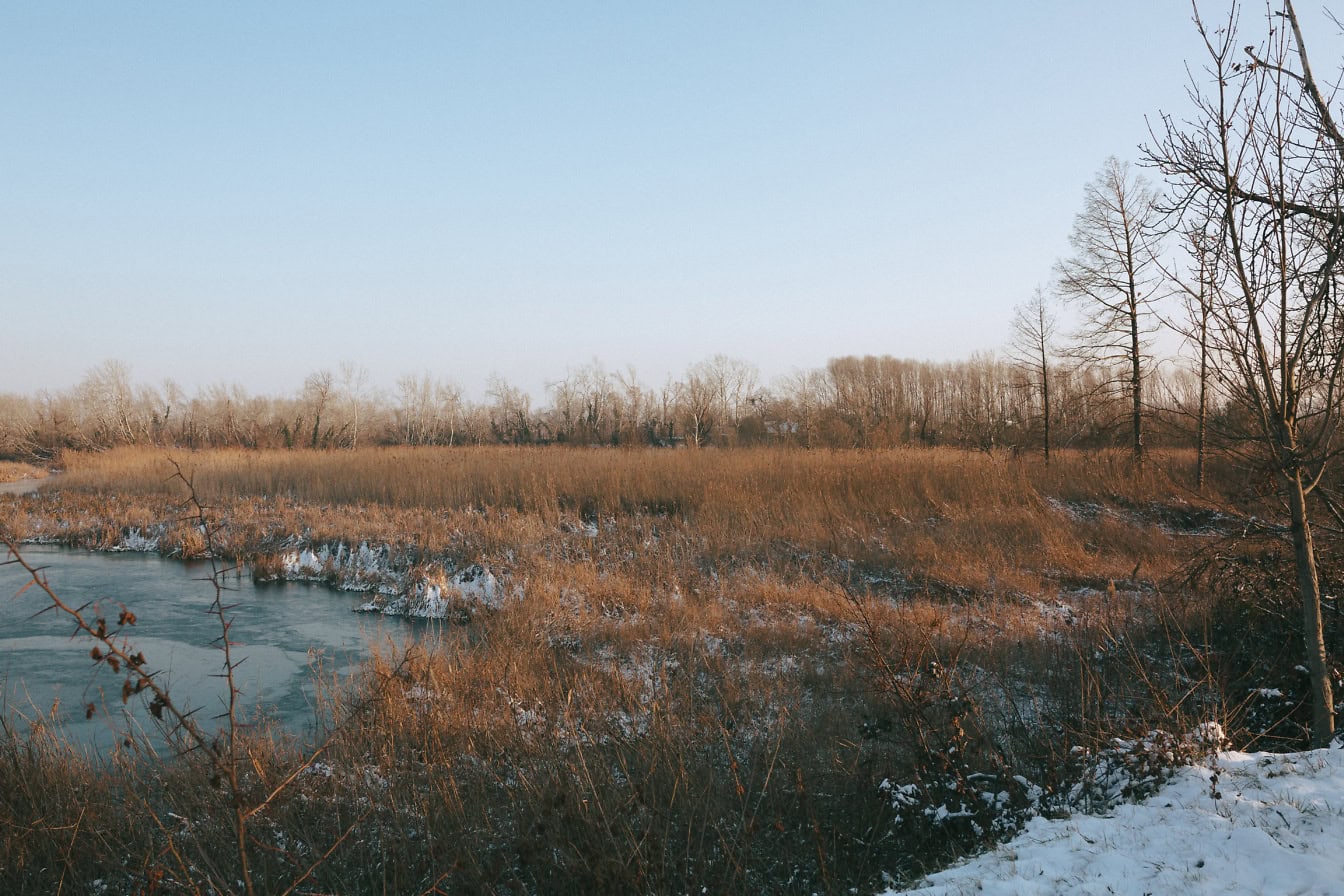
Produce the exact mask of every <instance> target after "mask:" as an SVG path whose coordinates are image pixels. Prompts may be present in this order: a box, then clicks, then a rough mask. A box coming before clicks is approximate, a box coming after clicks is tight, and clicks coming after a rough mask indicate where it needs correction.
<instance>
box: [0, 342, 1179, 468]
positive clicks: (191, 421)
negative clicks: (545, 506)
mask: <svg viewBox="0 0 1344 896" xmlns="http://www.w3.org/2000/svg"><path fill="white" fill-rule="evenodd" d="M1046 373H1047V376H1046V378H1045V380H1044V385H1045V390H1044V391H1043V390H1042V388H1041V386H1042V380H1041V379H1040V378H1039V376H1037V375H1036V374H1033V373H1032V371H1031V370H1030V369H1029V368H1028V367H1027V366H1026V365H1024V364H1023V363H1021V362H1020V361H1018V360H1015V359H1014V358H1012V357H1010V356H1008V355H994V354H980V355H975V356H972V357H971V358H969V359H966V360H962V361H952V362H929V361H916V360H908V359H901V358H894V357H890V356H881V357H876V356H865V357H842V358H834V359H832V360H831V361H829V362H828V363H827V364H826V366H825V367H822V368H819V369H812V370H803V371H797V372H795V373H793V374H791V375H789V376H786V377H781V378H779V379H776V380H774V381H773V382H770V383H768V384H766V383H764V382H763V381H762V378H761V376H760V373H759V371H758V369H757V368H756V367H755V366H754V365H752V364H750V363H748V362H746V361H742V360H738V359H734V358H729V357H726V356H723V355H717V356H715V357H712V358H709V359H707V360H705V361H702V362H700V363H697V364H694V365H692V366H691V367H690V368H688V369H687V371H686V372H685V374H684V375H683V376H681V377H680V378H676V379H669V380H667V381H666V382H665V383H663V384H662V385H660V386H649V385H647V384H645V383H643V382H641V381H640V380H639V379H638V377H637V376H636V375H635V373H634V372H633V371H629V370H627V371H617V372H612V371H608V370H606V369H605V368H604V367H603V366H602V365H601V364H599V363H596V362H594V363H590V364H587V365H584V366H581V367H578V368H574V369H571V370H569V371H568V372H567V373H566V374H565V376H564V377H563V378H561V379H558V380H555V381H554V382H551V383H549V384H548V386H547V399H548V401H547V402H546V403H545V404H538V405H534V403H533V399H532V396H531V395H529V394H528V393H527V392H526V391H524V390H522V389H520V388H518V387H516V386H513V385H511V384H510V383H509V382H508V381H507V380H506V379H504V378H503V377H500V376H494V377H491V378H490V380H489V381H488V383H487V388H486V392H485V398H484V400H483V401H472V400H470V399H469V398H467V397H466V395H465V393H464V390H463V389H462V388H461V387H460V386H459V385H457V384H455V383H453V382H451V381H449V380H446V379H442V378H438V377H435V376H433V375H432V374H429V373H421V374H413V375H407V376H403V377H401V378H400V379H399V380H398V381H397V384H396V387H395V389H394V390H392V391H390V392H389V391H386V390H378V389H375V388H372V387H371V386H370V385H369V376H368V374H367V372H365V371H364V370H363V369H362V368H360V367H359V366H358V365H355V364H348V363H347V364H343V365H341V366H340V367H339V368H338V369H337V370H335V371H330V370H319V371H316V372H314V373H313V374H311V375H309V376H308V377H307V378H306V379H305V380H304V382H303V383H302V384H301V385H300V386H299V387H298V388H297V389H295V390H293V391H292V392H290V393H288V394H283V395H257V394H252V393H249V392H248V391H247V390H245V389H243V388H242V387H241V386H237V385H213V386H209V387H206V388H203V389H200V390H197V391H196V392H195V393H194V394H188V393H187V392H186V391H185V390H183V389H182V388H181V387H180V386H178V385H177V384H176V383H174V382H172V381H167V382H163V383H160V384H147V383H137V382H135V381H134V380H133V378H132V375H131V369H130V367H129V366H128V365H126V364H125V363H123V362H120V361H105V362H103V363H101V364H99V365H97V366H96V367H94V368H92V369H91V370H89V371H88V372H87V373H86V374H85V375H84V377H83V378H82V379H81V380H80V382H79V383H78V384H77V385H75V386H74V387H73V388H70V389H68V390H63V391H40V392H38V393H36V394H33V395H16V394H0V456H3V457H7V458H10V459H28V460H40V461H49V460H51V459H52V458H54V457H56V456H57V455H58V454H59V453H60V452H61V451H64V450H103V449H107V448H112V447H116V446H122V445H146V446H161V447H179V448H207V447H241V448H290V449H302V448H309V449H314V448H315V449H348V448H358V447H361V446H368V445H481V444H507V445H527V444H556V445H575V446H587V445H628V446H640V445H643V446H664V447H668V446H676V447H680V446H685V447H691V448H697V447H710V446H714V447H732V446H739V445H782V446H797V447H802V448H855V447H857V448H885V447H895V446H904V445H927V446H933V445H951V446H958V447H965V448H979V449H991V448H1004V449H1009V450H1017V451H1026V450H1037V449H1038V448H1039V446H1041V445H1042V444H1043V436H1044V435H1045V434H1046V433H1049V434H1051V437H1052V438H1053V440H1054V441H1056V442H1057V443H1059V444H1067V445H1072V446H1077V447H1086V448H1096V447H1103V446H1108V445H1112V444H1116V443H1117V442H1122V441H1123V440H1124V438H1125V436H1124V428H1123V425H1122V424H1124V423H1125V422H1126V420H1127V419H1128V418H1127V416H1126V414H1127V408H1128V406H1129V404H1128V396H1127V395H1126V393H1125V392H1124V390H1123V389H1121V388H1119V387H1118V386H1117V383H1118V382H1119V380H1118V378H1117V376H1116V373H1115V371H1114V370H1112V369H1109V368H1107V367H1106V366H1104V365H1099V364H1070V365H1065V364H1058V365H1049V366H1047V368H1046ZM1189 380H1190V375H1189V374H1188V373H1187V372H1186V371H1185V370H1184V369H1183V368H1180V367H1176V366H1171V367H1170V368H1169V369H1168V370H1167V371H1166V372H1165V374H1164V375H1163V376H1162V377H1161V383H1162V389H1161V390H1158V394H1157V396H1156V400H1154V401H1151V402H1149V403H1148V404H1147V405H1146V406H1145V408H1144V415H1145V419H1148V420H1151V421H1153V424H1152V425H1155V426H1156V427H1157V429H1158V431H1159V433H1160V435H1159V436H1158V437H1157V438H1159V440H1161V441H1164V442H1166V443H1168V444H1185V443H1187V442H1188V441H1189V435H1188V433H1187V432H1186V429H1185V428H1184V427H1183V426H1182V424H1181V420H1182V409H1183V396H1184V395H1185V394H1186V393H1188V392H1189V391H1190V384H1189ZM1047 393H1048V394H1047ZM1047 406H1048V408H1049V414H1047V413H1046V408H1047Z"/></svg>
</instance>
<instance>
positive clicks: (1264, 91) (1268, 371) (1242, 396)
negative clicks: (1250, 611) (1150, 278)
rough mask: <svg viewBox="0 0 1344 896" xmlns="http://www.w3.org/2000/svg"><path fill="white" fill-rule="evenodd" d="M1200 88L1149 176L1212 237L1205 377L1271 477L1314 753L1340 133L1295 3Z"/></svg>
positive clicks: (1342, 167) (1340, 316) (1341, 313)
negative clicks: (1297, 605) (1318, 501)
mask: <svg viewBox="0 0 1344 896" xmlns="http://www.w3.org/2000/svg"><path fill="white" fill-rule="evenodd" d="M1195 23H1196V26H1197V28H1198V30H1199V34H1200V36H1201V37H1202V38H1203V41H1204V46H1205V50H1206V53H1207V58H1206V68H1205V73H1206V75H1207V82H1206V84H1207V86H1202V85H1200V84H1193V85H1192V87H1191V90H1190V93H1191V97H1192V99H1193V101H1194V104H1195V109H1196V114H1195V115H1194V116H1193V117H1192V118H1190V119H1189V120H1187V121H1180V122H1178V121H1176V120H1175V119H1172V118H1170V117H1167V116H1164V117H1163V118H1162V119H1161V122H1160V126H1159V130H1158V132H1157V133H1156V134H1155V136H1154V145H1153V146H1152V147H1151V148H1150V149H1149V150H1148V155H1149V158H1150V160H1151V162H1152V163H1153V164H1155V165H1156V166H1158V168H1159V169H1160V170H1161V171H1162V172H1163V174H1164V175H1165V176H1166V178H1167V180H1168V182H1169V184H1170V185H1171V187H1172V189H1173V192H1174V195H1175V199H1176V210H1177V211H1179V212H1180V213H1181V214H1183V215H1184V216H1185V218H1186V219H1187V221H1188V222H1189V223H1190V224H1192V225H1194V226H1199V227H1203V228H1204V230H1205V232H1206V233H1212V234H1213V235H1214V237H1215V239H1216V243H1215V244H1214V245H1213V247H1212V248H1214V249H1215V250H1216V251H1217V253H1218V269H1219V271H1220V272H1221V275H1220V276H1219V277H1218V278H1217V279H1216V282H1214V283H1212V284H1211V287H1210V289H1211V302H1210V313H1209V331H1210V332H1209V346H1210V352H1211V353H1212V355H1213V357H1214V359H1215V362H1216V363H1214V364H1213V369H1214V370H1215V371H1217V375H1218V376H1219V377H1220V378H1221V383H1222V385H1223V387H1224V388H1225V389H1226V391H1227V392H1228V394H1229V395H1230V396H1231V397H1232V399H1234V400H1235V401H1237V402H1238V403H1239V404H1240V405H1241V407H1242V408H1243V409H1244V410H1245V411H1246V412H1247V414H1246V416H1247V417H1248V418H1249V420H1250V421H1251V423H1250V429H1249V430H1248V431H1247V432H1246V433H1245V436H1246V441H1247V444H1248V445H1249V447H1250V448H1251V449H1253V450H1254V451H1255V452H1256V454H1257V455H1258V457H1259V458H1260V460H1261V461H1262V462H1264V463H1265V464H1266V465H1267V466H1268V467H1269V469H1271V470H1273V471H1274V473H1275V478H1276V480H1277V482H1278V484H1279V488H1280V493H1281V495H1282V497H1283V499H1284V502H1285V503H1286V505H1287V510H1288V516H1289V520H1290V525H1289V535H1290V538H1291V542H1292V546H1293V556H1294V567H1295V571H1296V580H1297V590H1298V593H1299V596H1300V598H1301V600H1302V612H1303V639H1304V643H1305V648H1306V654H1307V669H1308V672H1309V674H1310V678H1311V686H1312V731H1311V739H1312V743H1313V745H1315V746H1325V745H1327V744H1328V743H1329V742H1330V741H1331V739H1332V737H1333V735H1334V730H1335V720H1334V701H1333V690H1332V685H1331V676H1330V669H1329V665H1328V661H1327V655H1326V648H1325V638H1324V629H1323V625H1322V619H1321V595H1320V582H1319V579H1318V576H1317V569H1316V552H1315V546H1314V542H1313V538H1312V527H1311V524H1310V520H1309V513H1308V504H1307V497H1308V495H1310V494H1311V493H1312V492H1313V490H1315V489H1316V488H1317V487H1318V486H1319V485H1320V483H1321V478H1322V476H1323V474H1324V472H1325V469H1326V466H1327V464H1328V463H1329V461H1330V460H1331V459H1332V458H1333V456H1334V455H1335V453H1336V450H1337V448H1336V445H1335V439H1336V436H1337V434H1338V429H1339V423H1340V419H1339V415H1340V396H1339V386H1340V377H1341V365H1342V364H1344V307H1342V306H1341V304H1340V301H1339V300H1340V296H1339V280H1340V275H1341V269H1340V268H1341V257H1344V203H1342V200H1344V176H1342V175H1344V132H1342V131H1341V130H1340V128H1339V126H1338V125H1337V124H1336V120H1335V117H1334V112H1333V110H1332V109H1331V107H1330V103H1329V101H1327V99H1326V98H1325V94H1324V93H1323V92H1322V90H1321V87H1320V85H1319V84H1318V82H1317V81H1316V79H1315V76H1314V75H1313V73H1312V70H1311V66H1310V64H1309V62H1308V57H1307V50H1306V44H1305V42H1304V40H1303V37H1302V31H1301V29H1300V27H1299V24H1298V19H1297V14H1296V12H1295V11H1294V9H1293V4H1292V2H1291V0H1284V2H1283V5H1282V7H1280V8H1271V9H1270V10H1269V11H1268V21H1267V27H1266V36H1265V37H1264V38H1263V39H1261V41H1260V42H1259V43H1258V44H1252V45H1250V46H1245V47H1244V49H1240V48H1239V47H1240V46H1241V44H1240V40H1241V39H1240V38H1239V35H1238V26H1239V10H1238V9H1237V8H1236V7H1235V6H1234V7H1233V8H1232V10H1231V12H1230V13H1229V16H1228V19H1227V20H1226V22H1220V23H1218V25H1217V26H1216V27H1212V28H1210V27H1208V26H1206V25H1205V23H1204V22H1203V20H1202V19H1201V18H1200V16H1199V12H1198V10H1197V9H1196V12H1195Z"/></svg>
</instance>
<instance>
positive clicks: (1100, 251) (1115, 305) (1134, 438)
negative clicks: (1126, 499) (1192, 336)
mask: <svg viewBox="0 0 1344 896" xmlns="http://www.w3.org/2000/svg"><path fill="white" fill-rule="evenodd" d="M1161 220H1162V212H1161V210H1160V209H1159V207H1158V196H1157V193H1156V192H1155V191H1154V190H1153V189H1152V187H1150V186H1149V184H1148V183H1147V181H1145V180H1144V179H1143V178H1142V177H1140V176H1139V175H1137V174H1135V173H1134V171H1133V170H1132V168H1131V167H1130V166H1129V165H1128V164H1126V163H1124V162H1121V161H1120V160H1119V159H1117V158H1115V157H1114V156H1112V157H1111V158H1109V159H1107V160H1106V162H1105V164H1104V165H1103V166H1102V168H1101V171H1100V172H1098V174H1097V176H1096V177H1095V178H1093V179H1092V181H1091V182H1089V183H1088V185H1087V187H1086V189H1085V190H1084V193H1083V210H1082V212H1080V213H1079V214H1078V217H1077V218H1075V219H1074V222H1073V231H1072V232H1071V233H1070V234H1069V245H1070V246H1071V247H1072V248H1073V254H1072V255H1071V256H1069V257H1068V258H1066V259H1064V260H1062V261H1060V262H1059V263H1058V264H1057V265H1056V268H1055V272H1056V275H1057V277H1058V287H1059V291H1060V294H1061V295H1062V296H1063V297H1064V298H1065V299H1068V300H1070V301H1072V302H1074V303H1075V304H1076V305H1077V306H1078V307H1079V308H1080V310H1081V311H1082V315H1083V323H1082V326H1081V327H1080V328H1079V330H1078V333H1077V334H1076V339H1075V345H1074V351H1075V352H1076V354H1077V355H1079V356H1080V357H1081V358H1082V359H1084V360H1086V361H1089V362H1100V363H1102V364H1105V365H1108V366H1109V365H1113V364H1115V365H1119V366H1120V367H1121V368H1122V369H1123V370H1124V377H1125V390H1126V392H1127V393H1128V397H1129V406H1130V407H1129V416H1130V446H1131V449H1132V451H1133V452H1134V457H1135V459H1136V460H1139V461H1142V459H1143V449H1144V445H1143V418H1144V395H1143V386H1144V378H1145V376H1146V374H1147V370H1146V368H1147V366H1148V336H1149V335H1150V334H1151V333H1152V331H1153V329H1154V328H1155V323H1156V322H1155V318H1154V317H1153V307H1152V306H1153V302H1154V300H1155V299H1156V297H1157V296H1156V293H1157V289H1158V286H1157V284H1158V277H1157V274H1158V272H1159V267H1158V264H1157V261H1158V245H1159V243H1160V225H1161Z"/></svg>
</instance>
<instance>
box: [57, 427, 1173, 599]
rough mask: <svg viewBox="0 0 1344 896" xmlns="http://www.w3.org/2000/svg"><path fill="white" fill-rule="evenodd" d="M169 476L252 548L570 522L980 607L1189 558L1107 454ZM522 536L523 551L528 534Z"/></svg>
mask: <svg viewBox="0 0 1344 896" xmlns="http://www.w3.org/2000/svg"><path fill="white" fill-rule="evenodd" d="M176 459H177V460H179V462H181V463H182V464H183V466H184V469H186V470H187V471H188V473H189V475H191V476H192V477H193V478H194V480H195V483H196V487H197V490H198V491H199V493H200V494H201V495H202V496H203V497H204V499H205V500H206V501H207V502H208V503H212V504H213V505H215V507H216V509H217V511H218V512H219V513H220V514H221V516H223V517H226V518H227V519H228V520H229V521H230V523H231V525H233V526H235V527H240V528H251V529H253V530H256V531H258V532H259V531H262V530H269V531H279V532H286V533H287V534H292V533H298V532H304V531H309V530H311V531H313V532H314V538H338V539H339V538H344V539H347V540H362V539H371V540H377V541H381V542H387V543H397V542H405V541H407V540H409V539H411V538H414V539H416V540H417V544H419V545H421V546H422V547H424V548H425V549H426V550H429V551H452V550H463V549H472V550H484V551H487V552H489V551H490V549H491V548H494V549H495V550H504V551H508V550H511V549H517V548H518V547H520V540H521V542H522V543H523V544H527V543H530V542H532V541H534V540H535V539H536V538H542V539H543V540H544V539H545V538H546V537H547V536H546V535H545V534H543V533H544V532H554V531H556V530H557V529H558V527H559V526H560V525H561V524H562V523H564V522H565V521H578V522H588V523H599V524H602V525H603V526H604V527H605V526H606V525H607V524H608V523H610V524H612V525H614V526H615V527H616V528H618V529H623V528H629V527H632V526H633V527H635V528H639V527H644V528H646V529H647V528H648V527H650V526H658V527H659V528H660V529H661V530H663V531H669V532H671V533H673V534H674V535H682V534H684V535H685V536H686V537H687V538H690V539H691V540H692V541H693V542H694V546H693V548H692V549H693V550H694V552H695V553H696V555H697V559H698V560H700V561H703V562H715V563H727V564H729V565H741V564H744V563H754V564H758V565H759V564H765V565H771V564H778V563H781V562H782V563H785V564H787V563H789V562H793V563H795V564H796V562H797V558H799V557H817V556H825V557H833V558H840V559H843V560H845V561H846V562H849V563H851V564H853V565H854V566H855V567H856V568H857V569H859V570H863V571H868V570H871V571H875V572H880V571H882V570H887V571H891V572H895V573H898V574H899V575H901V576H903V577H905V578H907V579H910V578H913V579H915V580H917V581H924V582H927V583H929V585H930V587H933V588H939V587H944V586H948V587H952V588H963V589H969V590H971V591H975V592H997V591H1013V590H1019V591H1026V592H1035V591H1039V590H1040V589H1041V588H1042V585H1043V582H1049V581H1051V580H1053V579H1055V578H1058V577H1059V576H1084V577H1087V578H1088V579H1090V580H1092V581H1098V582H1100V583H1102V584H1104V583H1105V581H1106V580H1108V579H1119V578H1125V577H1128V576H1130V575H1131V572H1132V571H1133V570H1134V569H1135V567H1136V565H1137V566H1138V567H1139V568H1140V569H1141V570H1142V571H1143V573H1144V574H1145V576H1146V577H1147V578H1149V579H1158V578H1160V577H1162V576H1163V575H1165V574H1166V573H1168V572H1169V571H1170V570H1171V569H1172V567H1173V564H1174V563H1175V562H1178V558H1179V555H1180V551H1179V550H1178V549H1176V548H1175V546H1174V545H1173V543H1172V539H1171V538H1170V537H1169V536H1168V535H1167V534H1165V533H1164V532H1163V531H1162V530H1161V529H1160V528H1158V527H1157V526H1156V525H1154V523H1155V518H1154V517H1153V516H1152V515H1151V514H1148V513H1146V512H1145V511H1146V509H1147V508H1150V507H1152V506H1154V505H1160V506H1162V507H1165V508H1168V509H1171V508H1172V507H1176V508H1179V507H1180V506H1184V502H1185V500H1186V499H1187V497H1188V496H1185V495H1183V490H1182V487H1181V486H1179V485H1178V484H1176V483H1174V482H1173V480H1172V479H1171V478H1169V477H1168V476H1166V475H1165V474H1164V473H1163V471H1162V469H1161V467H1160V465H1158V464H1152V465H1150V467H1149V470H1148V471H1147V472H1145V473H1144V474H1141V475H1133V474H1132V473H1130V472H1128V471H1127V470H1126V469H1125V467H1124V462H1123V460H1121V459H1118V458H1116V457H1115V456H1112V455H1104V454H1103V455H1094V454H1089V455H1084V454H1073V455H1070V454H1067V453H1065V454H1063V455H1061V457H1060V458H1059V460H1057V461H1056V463H1054V464H1053V465H1052V466H1051V467H1048V468H1047V467H1045V466H1043V465H1042V464H1040V463H1039V461H1037V460H1035V459H1020V460H1011V459H1006V458H1003V457H995V456H991V455H987V454H984V453H982V452H965V451H958V450H953V449H941V450H893V451H882V452H861V451H818V452H800V451H787V450H768V449H763V450H738V451H698V452H697V451H659V450H638V451H618V450H590V451H556V450H546V449H511V448H475V449H369V450H362V451H358V452H284V451H262V452H243V451H208V452H199V453H193V454H190V455H187V456H185V457H178V458H176ZM171 475H172V467H171V464H170V463H169V461H168V458H167V456H166V455H164V454H162V453H158V452H154V451H147V450H144V449H123V450H119V451H110V452H105V453H100V454H88V455H73V456H70V457H69V458H67V471H66V473H65V475H64V476H63V477H62V480H61V482H60V488H61V491H62V493H63V494H64V495H66V496H68V497H67V500H73V499H74V496H78V495H86V496H87V495H96V496H101V497H105V496H107V495H115V496H116V498H117V500H118V501H119V502H123V503H125V502H130V503H132V504H137V506H140V505H141V504H143V502H149V503H150V504H153V503H154V502H155V501H159V502H162V503H164V504H166V503H167V502H168V501H170V500H171V499H173V498H174V497H180V493H179V492H180V490H179V489H178V488H177V487H176V486H175V485H174V484H173V483H172V482H171ZM1071 506H1080V507H1083V508H1084V509H1085V510H1086V508H1092V509H1093V510H1094V511H1100V512H1091V513H1088V512H1083V513H1070V512H1068V508H1069V507H1071ZM114 515H115V513H114ZM520 519H521V520H526V521H527V522H526V523H524V522H520ZM123 524H132V525H138V524H140V523H139V522H133V523H127V522H123ZM529 527H531V528H533V529H534V530H535V531H534V532H533V533H531V535H529V533H527V532H525V531H522V530H526V529H528V528H529ZM501 528H502V529H504V530H507V531H498V530H500V529H501ZM319 532H320V533H321V534H320V535H319V534H318V533H319ZM463 538H467V539H468V540H474V541H476V542H478V543H476V544H471V545H463V544H461V543H460V542H461V541H462V540H463Z"/></svg>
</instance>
